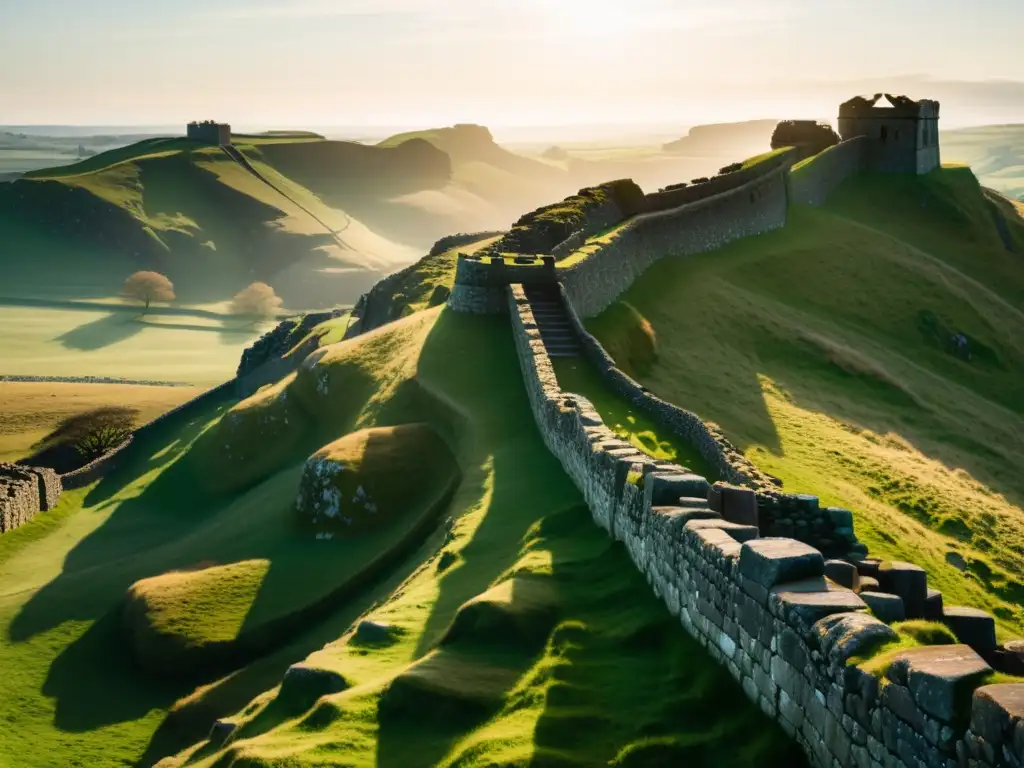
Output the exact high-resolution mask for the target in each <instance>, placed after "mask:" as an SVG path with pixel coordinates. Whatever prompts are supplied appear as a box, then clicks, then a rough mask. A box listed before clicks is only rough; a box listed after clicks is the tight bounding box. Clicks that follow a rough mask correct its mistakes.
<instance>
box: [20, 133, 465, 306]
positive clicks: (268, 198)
mask: <svg viewBox="0 0 1024 768" xmlns="http://www.w3.org/2000/svg"><path fill="white" fill-rule="evenodd" d="M335 144H337V143H335V142H326V141H322V140H318V139H316V138H312V137H310V138H294V137H287V138H279V137H253V138H246V139H242V140H241V141H240V142H239V143H238V144H236V146H235V147H233V148H231V149H230V150H229V151H225V150H221V149H219V148H214V147H203V146H202V145H197V144H194V143H192V142H189V141H187V140H185V139H152V140H146V141H142V142H138V143H136V144H133V145H130V146H127V147H122V148H119V149H116V150H112V151H110V152H105V153H102V154H100V155H97V156H95V157H92V158H88V159H87V160H84V161H82V162H80V163H76V164H73V165H70V166H62V167H59V168H55V169H49V170H41V171H35V172H32V173H30V174H27V175H26V176H25V177H24V178H22V179H19V180H18V181H15V182H14V183H13V184H9V185H4V186H3V187H0V200H2V203H3V204H2V206H0V210H3V214H2V218H0V237H2V238H3V239H4V242H5V245H7V246H8V248H6V249H5V253H9V254H11V258H12V260H13V259H14V257H15V254H17V263H16V264H15V272H17V271H18V267H17V265H18V264H20V265H21V271H22V274H21V275H15V276H14V278H15V282H14V283H13V285H14V286H17V284H18V281H19V280H20V281H23V282H24V283H25V284H28V285H30V284H31V282H32V278H33V274H34V275H35V279H36V281H37V282H39V283H43V282H44V281H45V280H49V279H52V278H51V277H50V276H51V275H58V276H59V278H58V279H63V280H67V281H68V282H74V281H75V280H76V279H79V278H78V277H77V274H76V273H79V274H81V275H83V277H82V278H81V279H87V278H88V277H89V276H93V277H95V275H96V273H97V272H102V271H103V270H104V268H109V270H110V271H111V272H115V271H116V272H117V274H119V275H122V277H121V279H122V280H123V275H124V274H125V273H126V270H127V269H129V267H130V266H134V265H139V266H148V267H152V268H156V269H158V270H159V271H162V272H165V273H166V274H168V276H170V277H171V279H172V280H173V281H174V282H175V284H176V285H178V286H179V289H180V290H179V296H181V297H182V298H184V299H186V300H188V301H191V302H194V303H199V302H205V301H215V300H221V299H224V298H226V297H228V296H230V295H231V294H232V293H233V292H234V291H235V290H237V289H238V288H239V287H241V286H242V285H245V284H247V283H248V282H250V281H251V280H253V279H263V280H266V281H269V282H271V283H272V284H273V285H274V286H275V288H276V289H277V290H278V292H279V293H280V294H281V295H282V297H283V298H284V299H285V303H286V305H288V306H292V307H306V306H323V305H334V304H343V303H346V302H351V301H354V299H355V297H357V296H358V295H359V293H361V292H362V291H363V290H365V289H366V288H368V287H369V285H371V284H372V283H373V282H375V281H376V280H377V279H378V278H379V277H380V276H382V275H383V274H386V273H387V272H389V271H391V270H393V269H394V268H396V267H397V266H400V265H402V264H405V263H408V262H409V261H411V260H412V259H413V258H415V255H416V253H417V250H416V249H415V248H414V247H412V246H410V245H407V244H404V243H401V242H394V241H391V240H388V239H387V238H385V237H382V236H380V235H378V234H376V233H375V232H373V231H372V230H371V229H370V228H368V227H367V226H365V225H364V224H363V223H362V222H360V221H359V220H358V219H356V218H355V217H353V216H350V215H348V214H347V213H346V212H344V211H342V210H338V209H335V208H331V207H330V206H329V205H328V204H326V203H324V202H322V201H321V200H320V199H319V198H318V197H317V196H316V195H314V194H313V193H312V192H310V191H309V190H308V189H306V188H305V187H304V186H302V184H301V183H299V182H296V181H295V180H294V179H290V178H288V177H287V176H286V175H284V174H282V173H281V172H279V171H278V170H277V169H276V168H275V167H274V166H273V165H272V163H271V162H269V161H268V159H267V157H266V156H265V155H264V149H268V150H269V154H271V155H272V156H273V157H274V158H275V159H281V158H284V159H285V160H287V159H289V158H290V157H291V155H290V154H289V153H288V150H287V149H285V148H290V149H291V150H292V151H293V152H295V151H297V152H298V153H299V154H300V156H301V153H302V147H304V146H306V145H310V146H317V147H318V148H319V152H318V162H319V163H321V164H328V165H331V167H333V168H334V169H335V173H336V174H337V176H338V177H339V178H340V177H345V176H346V174H348V173H351V174H352V177H351V180H350V181H348V182H346V183H348V184H349V185H350V186H351V185H353V184H354V185H357V186H358V187H359V188H360V189H361V190H363V194H365V195H368V196H369V197H370V198H371V199H372V200H373V201H374V202H375V204H377V205H381V206H386V205H387V199H388V196H390V195H394V194H397V193H400V192H402V191H408V190H414V189H421V188H424V187H429V186H431V185H435V186H437V185H443V184H444V183H445V182H446V180H447V178H448V175H449V172H450V168H449V162H448V159H447V157H446V156H445V155H444V154H443V153H441V152H439V151H437V150H435V149H433V148H432V147H430V146H429V145H427V144H425V143H424V144H423V145H422V146H421V147H419V151H417V149H416V147H412V148H408V149H404V150H383V149H381V150H377V149H374V148H367V147H362V146H360V145H349V146H351V147H353V148H354V149H355V151H354V152H350V153H348V154H345V153H344V151H342V152H340V153H339V152H337V151H334V152H332V149H333V148H334V145H335ZM342 146H343V148H344V145H342ZM368 177H372V178H375V179H378V180H385V179H390V184H388V183H383V184H380V185H378V186H376V187H372V186H371V185H370V184H368V183H366V182H367V178H368ZM82 248H85V249H91V250H95V251H102V252H103V253H104V258H103V260H102V261H101V263H100V264H96V263H94V262H93V260H92V259H85V258H77V257H78V256H79V255H80V254H79V249H82ZM104 262H105V263H104ZM44 264H45V265H46V266H47V267H48V269H46V271H45V272H43V271H42V270H41V269H40V267H42V266H43V265H44ZM43 275H46V276H45V277H43ZM111 279H112V280H113V279H114V278H113V277H111ZM118 283H119V281H116V280H115V281H114V283H113V286H116V285H117V284H118ZM113 286H111V287H113ZM9 290H11V289H9ZM15 290H17V288H15ZM37 290H40V292H41V291H42V289H41V288H40V287H39V286H37ZM19 292H21V293H24V290H22V291H19Z"/></svg>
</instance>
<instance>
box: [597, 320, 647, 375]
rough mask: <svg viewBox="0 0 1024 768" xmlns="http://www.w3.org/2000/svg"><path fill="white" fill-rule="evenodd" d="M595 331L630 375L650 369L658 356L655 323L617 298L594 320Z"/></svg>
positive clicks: (617, 362) (619, 365)
mask: <svg viewBox="0 0 1024 768" xmlns="http://www.w3.org/2000/svg"><path fill="white" fill-rule="evenodd" d="M594 332H595V333H597V334H599V335H600V337H601V340H602V345H603V346H604V348H605V350H606V351H607V352H608V354H609V355H611V356H612V358H613V359H614V360H615V363H616V365H618V367H619V368H620V369H621V370H622V371H624V372H625V373H626V374H628V375H629V376H631V377H634V378H635V377H636V376H637V375H638V374H646V373H650V370H651V366H652V365H654V361H655V360H656V359H657V357H658V337H657V334H655V332H654V327H653V326H652V325H651V324H650V322H649V321H648V320H647V318H646V317H644V316H643V315H642V314H640V313H639V312H638V311H637V309H636V307H634V306H632V305H631V304H627V303H626V302H624V301H616V302H615V303H614V304H612V305H611V306H610V307H608V309H606V310H605V311H604V312H603V313H602V314H601V317H600V318H598V319H597V320H595V321H594Z"/></svg>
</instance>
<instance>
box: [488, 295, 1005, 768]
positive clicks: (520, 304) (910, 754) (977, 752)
mask: <svg viewBox="0 0 1024 768" xmlns="http://www.w3.org/2000/svg"><path fill="white" fill-rule="evenodd" d="M507 298H508V302H509V312H510V315H511V322H512V328H513V335H514V338H515V343H516V349H517V353H518V356H519V361H520V366H521V368H522V372H523V380H524V384H525V386H526V390H527V394H528V396H529V399H530V404H531V408H532V410H533V413H534V417H535V419H536V421H537V426H538V428H539V430H540V433H541V435H542V437H543V439H544V442H545V444H546V445H547V446H548V448H549V450H551V452H552V453H553V454H554V455H555V456H556V457H557V458H558V459H559V461H560V462H561V464H562V466H563V468H564V469H565V471H566V473H567V474H568V475H569V476H570V477H571V478H572V479H573V481H574V482H575V484H576V485H577V487H578V488H579V489H580V491H581V492H582V493H583V495H584V497H585V499H586V502H587V504H588V506H589V507H590V510H591V513H592V514H593V517H594V520H595V522H596V523H597V524H598V525H600V526H601V527H602V528H604V529H605V530H606V531H608V533H609V535H611V536H612V537H613V538H615V539H616V540H618V541H620V542H622V543H623V544H624V545H625V547H626V550H627V551H628V552H629V554H630V557H631V558H632V559H633V562H634V563H635V564H636V566H637V568H638V569H639V570H640V571H641V572H642V573H644V574H645V575H646V577H647V579H648V581H649V583H650V585H651V588H652V590H653V591H654V593H655V594H656V595H657V596H658V597H660V598H661V599H663V600H664V601H665V604H666V607H667V608H668V610H669V612H670V613H671V614H672V615H673V616H676V617H678V619H679V621H680V623H681V624H682V626H683V628H684V629H685V630H686V631H687V632H689V633H690V634H691V635H692V636H693V637H694V638H696V639H697V640H698V641H699V642H700V643H701V644H702V645H703V646H704V647H705V648H706V649H707V652H708V654H709V655H710V656H711V657H712V659H714V660H715V661H716V662H718V663H720V664H722V665H724V666H725V667H726V668H727V669H728V670H729V672H730V674H731V675H732V676H733V677H734V678H735V680H736V681H737V683H738V684H739V686H740V688H741V689H742V691H743V692H744V694H745V695H746V696H747V697H748V698H749V699H750V700H751V701H753V702H754V703H756V704H757V705H758V706H760V708H761V709H762V711H763V712H764V713H765V714H766V715H767V716H768V717H771V718H773V719H774V720H775V721H776V722H778V723H779V725H780V726H781V727H782V728H783V730H785V731H786V733H788V734H789V735H790V736H791V737H793V738H794V739H795V740H796V741H797V742H798V743H799V744H800V745H801V746H802V747H803V749H804V751H805V752H806V754H807V756H808V758H809V759H810V761H811V763H812V764H813V765H814V766H816V767H817V768H845V766H858V768H860V767H863V768H883V767H884V768H903V767H904V766H905V767H906V768H919V767H920V766H927V768H932V766H934V767H935V768H952V767H953V766H964V768H967V767H968V766H969V767H970V768H1020V767H1021V765H1022V761H1024V686H1021V685H992V686H983V687H980V688H978V689H977V690H975V691H974V693H973V695H972V699H971V703H970V704H969V705H968V704H965V703H964V702H963V701H962V699H963V695H964V692H965V690H969V689H970V688H972V687H974V686H976V685H977V684H978V683H979V682H980V681H982V679H983V677H984V676H985V675H986V674H987V673H988V672H990V671H991V670H990V668H989V667H988V665H987V664H986V662H985V661H984V660H983V659H982V658H981V657H980V656H979V655H978V654H977V653H976V652H975V651H973V650H972V649H971V648H970V647H968V646H966V645H953V646H935V647H931V648H917V649H912V650H908V651H904V652H902V653H901V654H899V656H898V657H897V658H896V660H895V662H894V663H893V664H892V666H891V667H890V668H889V670H888V671H887V673H886V677H885V679H884V680H880V679H879V678H877V677H875V676H874V675H872V674H869V673H867V672H865V671H863V670H862V669H861V668H860V667H858V666H855V665H854V664H853V663H851V658H852V657H853V656H854V655H855V654H857V653H859V652H864V651H866V650H868V649H869V648H871V647H872V646H874V645H876V644H878V643H880V642H885V641H890V640H895V639H896V637H897V635H896V633H895V632H894V631H893V630H892V629H891V628H890V627H889V626H887V625H886V624H885V623H883V622H882V621H880V620H879V619H877V618H874V617H873V616H871V615H870V614H869V613H868V612H867V604H866V603H865V601H864V600H863V599H862V598H861V597H860V596H859V595H858V594H857V593H856V592H855V591H853V590H852V589H848V588H845V587H842V586H839V585H838V584H837V583H836V582H835V581H833V580H831V579H826V578H825V576H826V568H827V565H826V562H825V560H824V558H823V556H822V554H821V553H820V552H818V551H817V550H815V549H814V548H812V547H810V546H809V545H807V544H804V543H801V542H798V541H795V540H793V539H785V538H759V537H758V530H757V528H756V526H752V525H749V524H743V523H742V522H737V521H734V520H733V521H731V520H729V517H728V515H723V514H720V513H718V512H716V511H715V510H714V509H712V508H711V505H710V504H709V499H712V500H713V499H714V498H715V491H714V489H713V488H711V487H709V486H708V483H707V481H706V480H705V479H704V478H701V477H698V476H695V475H692V474H687V473H685V472H684V471H683V469H682V468H681V467H678V466H674V465H671V464H668V463H665V462H658V461H653V460H652V459H651V458H650V457H648V456H646V455H644V454H642V453H640V452H639V451H637V450H636V449H635V448H633V447H632V446H631V445H629V444H628V443H626V442H624V441H622V440H618V439H616V438H615V436H614V434H612V432H611V431H610V430H609V429H608V428H607V427H606V426H605V425H604V423H603V422H602V420H601V417H600V415H599V414H598V413H597V411H596V410H595V409H594V408H593V406H592V405H591V404H590V403H589V402H588V401H586V400H585V399H584V398H582V397H579V396H577V395H573V394H567V393H563V392H562V391H561V389H560V388H559V385H558V381H557V379H556V377H555V372H554V368H553V367H552V365H551V360H550V359H549V357H548V355H547V352H546V350H545V347H544V342H543V341H542V339H541V336H540V332H539V330H538V328H537V323H536V321H535V320H534V317H533V313H532V311H531V310H530V305H529V301H528V300H527V298H526V295H525V291H524V290H523V287H522V286H520V285H513V286H510V287H509V290H508V296H507ZM746 493H748V494H749V493H750V492H749V491H748V492H746ZM843 565H845V566H846V567H847V568H850V567H852V566H851V565H850V564H849V563H844V564H843ZM830 575H831V574H830Z"/></svg>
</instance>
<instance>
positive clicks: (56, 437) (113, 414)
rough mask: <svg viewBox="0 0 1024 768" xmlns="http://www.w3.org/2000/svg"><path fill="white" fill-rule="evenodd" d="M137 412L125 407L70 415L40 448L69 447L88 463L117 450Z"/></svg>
mask: <svg viewBox="0 0 1024 768" xmlns="http://www.w3.org/2000/svg"><path fill="white" fill-rule="evenodd" d="M138 415H139V412H138V411H137V410H136V409H134V408H127V407H125V406H108V407H105V408H96V409H94V410H91V411H86V412H85V413H78V414H75V415H74V416H69V417H67V418H66V419H64V420H63V421H62V422H60V423H59V424H58V425H57V427H56V428H55V429H54V430H53V431H52V432H51V433H50V434H49V435H47V436H46V437H45V438H44V439H43V440H42V442H41V443H39V447H40V448H41V449H44V450H45V449H49V448H53V447H56V446H58V445H70V446H72V447H73V448H74V449H75V450H76V451H77V452H78V455H79V456H81V457H82V459H83V460H84V461H85V462H86V463H88V462H90V461H93V460H94V459H98V458H99V457H100V456H102V455H103V454H105V453H107V452H108V451H110V450H112V449H114V448H116V447H117V446H119V445H121V444H122V443H124V442H125V441H127V440H128V439H129V438H130V437H131V435H132V430H133V429H134V427H135V419H136V418H137V417H138Z"/></svg>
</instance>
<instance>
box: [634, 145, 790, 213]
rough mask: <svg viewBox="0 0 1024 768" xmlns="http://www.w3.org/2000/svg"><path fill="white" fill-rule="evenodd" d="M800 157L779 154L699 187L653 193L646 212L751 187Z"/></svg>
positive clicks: (700, 184) (649, 195) (690, 186)
mask: <svg viewBox="0 0 1024 768" xmlns="http://www.w3.org/2000/svg"><path fill="white" fill-rule="evenodd" d="M796 157H797V154H796V153H795V152H780V153H779V154H778V155H775V156H774V157H770V158H768V159H766V160H764V161H762V162H760V163H757V164H755V165H753V166H751V167H750V168H745V169H741V170H737V171H733V172H732V173H719V174H718V175H717V176H712V177H711V178H709V179H708V180H707V181H702V182H700V183H698V184H688V185H686V186H684V187H676V188H674V189H665V190H662V191H661V192H651V193H649V194H648V195H646V197H645V202H646V210H647V212H649V213H654V212H656V211H667V210H670V209H672V208H678V207H679V206H681V205H687V204H689V203H695V202H697V201H698V200H703V199H704V198H707V197H712V196H714V195H720V194H722V193H723V192H729V191H731V190H734V189H736V188H737V187H742V186H743V185H745V184H749V183H750V182H751V181H754V180H755V179H759V178H761V177H762V176H765V175H766V174H769V173H771V172H772V171H775V170H777V169H779V168H781V167H789V166H790V165H792V164H793V162H794V160H795V159H796Z"/></svg>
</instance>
